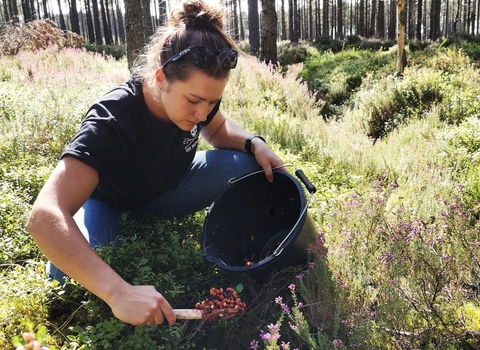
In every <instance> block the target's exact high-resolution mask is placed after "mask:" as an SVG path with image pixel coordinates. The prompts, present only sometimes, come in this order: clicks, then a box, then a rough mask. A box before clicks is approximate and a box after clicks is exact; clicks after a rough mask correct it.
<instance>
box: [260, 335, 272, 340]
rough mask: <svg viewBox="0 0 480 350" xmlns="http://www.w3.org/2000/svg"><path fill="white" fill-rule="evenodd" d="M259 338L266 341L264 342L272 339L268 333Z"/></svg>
mask: <svg viewBox="0 0 480 350" xmlns="http://www.w3.org/2000/svg"><path fill="white" fill-rule="evenodd" d="M260 338H262V339H263V340H266V341H270V340H272V339H273V337H272V335H271V334H270V333H265V334H262V335H260Z"/></svg>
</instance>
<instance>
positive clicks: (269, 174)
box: [263, 166, 273, 182]
mask: <svg viewBox="0 0 480 350" xmlns="http://www.w3.org/2000/svg"><path fill="white" fill-rule="evenodd" d="M263 171H264V172H265V176H266V177H267V180H268V182H273V170H272V168H271V167H269V166H268V167H264V168H263Z"/></svg>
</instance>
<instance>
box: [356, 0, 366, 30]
mask: <svg viewBox="0 0 480 350" xmlns="http://www.w3.org/2000/svg"><path fill="white" fill-rule="evenodd" d="M358 34H360V35H361V36H365V0H360V18H359V19H358Z"/></svg>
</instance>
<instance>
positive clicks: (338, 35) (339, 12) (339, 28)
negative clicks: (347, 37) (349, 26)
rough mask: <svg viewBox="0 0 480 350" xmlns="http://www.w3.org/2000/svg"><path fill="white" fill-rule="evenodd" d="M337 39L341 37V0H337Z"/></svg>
mask: <svg viewBox="0 0 480 350" xmlns="http://www.w3.org/2000/svg"><path fill="white" fill-rule="evenodd" d="M336 36H337V39H338V40H342V39H343V12H342V0H337V33H336Z"/></svg>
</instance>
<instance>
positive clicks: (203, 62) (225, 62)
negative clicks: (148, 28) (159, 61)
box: [161, 46, 238, 69]
mask: <svg viewBox="0 0 480 350" xmlns="http://www.w3.org/2000/svg"><path fill="white" fill-rule="evenodd" d="M187 54H190V56H191V57H192V61H193V64H194V65H195V66H196V67H199V68H210V67H212V66H213V65H214V64H215V63H217V62H219V63H220V64H221V65H222V66H223V68H224V69H233V68H235V67H236V66H237V60H238V52H237V51H235V50H234V49H230V48H225V49H220V50H218V49H213V48H211V47H208V46H190V47H187V48H186V49H185V50H183V51H180V52H179V53H177V54H176V55H174V56H172V57H170V58H169V59H168V60H167V61H166V62H165V63H164V64H163V65H162V67H161V68H165V66H166V65H167V64H169V63H172V62H177V61H178V60H179V59H181V58H182V57H183V56H185V55H187ZM217 57H219V58H220V59H219V60H218V61H217Z"/></svg>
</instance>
